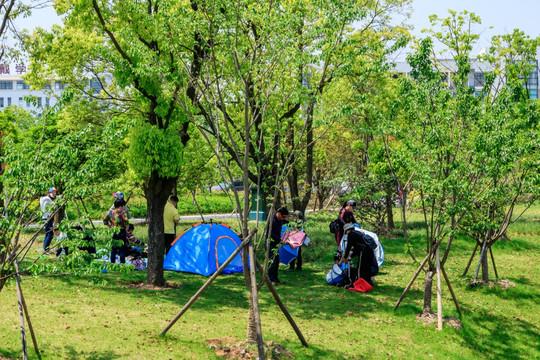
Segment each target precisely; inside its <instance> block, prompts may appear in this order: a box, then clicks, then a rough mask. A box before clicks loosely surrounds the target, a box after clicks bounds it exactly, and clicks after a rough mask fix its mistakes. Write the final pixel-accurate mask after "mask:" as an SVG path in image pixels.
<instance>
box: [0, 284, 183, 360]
mask: <svg viewBox="0 0 540 360" xmlns="http://www.w3.org/2000/svg"><path fill="white" fill-rule="evenodd" d="M123 284H124V285H126V286H127V287H130V288H134V289H139V290H161V291H163V290H169V289H180V288H182V287H184V285H182V284H177V283H173V282H172V281H165V285H164V286H155V285H152V284H147V283H145V282H140V281H133V282H127V283H123ZM0 360H1V359H0Z"/></svg>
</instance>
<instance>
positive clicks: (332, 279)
mask: <svg viewBox="0 0 540 360" xmlns="http://www.w3.org/2000/svg"><path fill="white" fill-rule="evenodd" d="M342 281H343V269H342V268H341V267H340V266H339V265H338V264H334V266H332V269H330V271H329V272H328V274H326V282H327V283H328V284H329V285H338V284H340V283H341V282H342Z"/></svg>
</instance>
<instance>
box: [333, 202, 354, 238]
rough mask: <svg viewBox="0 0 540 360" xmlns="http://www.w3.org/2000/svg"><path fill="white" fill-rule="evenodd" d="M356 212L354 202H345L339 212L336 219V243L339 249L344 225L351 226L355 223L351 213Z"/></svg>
mask: <svg viewBox="0 0 540 360" xmlns="http://www.w3.org/2000/svg"><path fill="white" fill-rule="evenodd" d="M354 210H356V201H354V200H347V201H345V202H344V203H343V206H342V207H341V210H340V211H339V217H338V230H337V231H336V243H337V246H338V247H339V244H341V239H342V238H343V234H344V233H343V226H345V224H352V223H355V222H356V219H355V218H354V215H353V211H354Z"/></svg>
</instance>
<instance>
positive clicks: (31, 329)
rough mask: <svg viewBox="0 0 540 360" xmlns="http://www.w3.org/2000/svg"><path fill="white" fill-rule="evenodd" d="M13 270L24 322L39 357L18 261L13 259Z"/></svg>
mask: <svg viewBox="0 0 540 360" xmlns="http://www.w3.org/2000/svg"><path fill="white" fill-rule="evenodd" d="M15 271H16V275H15V276H16V277H17V292H18V293H20V294H21V300H22V306H23V310H24V315H25V317H26V322H27V323H28V329H29V330H30V335H31V337H32V343H33V344H34V349H35V350H36V354H37V355H38V357H39V358H41V356H40V353H39V349H38V344H37V340H36V335H35V333H34V327H33V326H32V322H31V321H30V314H29V313H28V308H27V307H26V301H25V300H24V296H23V292H22V287H21V284H20V279H19V264H18V261H15Z"/></svg>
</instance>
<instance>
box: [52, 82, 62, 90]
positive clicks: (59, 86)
mask: <svg viewBox="0 0 540 360" xmlns="http://www.w3.org/2000/svg"><path fill="white" fill-rule="evenodd" d="M63 89H64V83H63V82H61V81H56V82H55V83H54V90H63Z"/></svg>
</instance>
